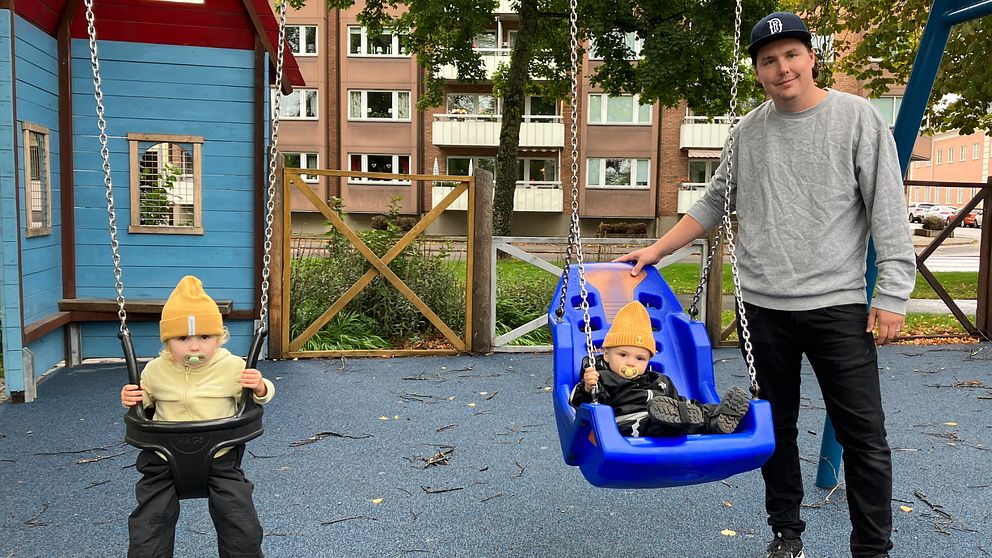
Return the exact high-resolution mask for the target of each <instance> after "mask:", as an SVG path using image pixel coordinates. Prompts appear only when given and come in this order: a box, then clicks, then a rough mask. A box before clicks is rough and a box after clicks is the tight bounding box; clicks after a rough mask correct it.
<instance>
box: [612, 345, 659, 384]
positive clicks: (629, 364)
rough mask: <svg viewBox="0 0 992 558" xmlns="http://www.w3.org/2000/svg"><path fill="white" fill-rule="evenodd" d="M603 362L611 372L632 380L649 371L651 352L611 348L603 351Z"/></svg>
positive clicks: (636, 348)
mask: <svg viewBox="0 0 992 558" xmlns="http://www.w3.org/2000/svg"><path fill="white" fill-rule="evenodd" d="M603 360H604V361H606V364H607V365H609V367H610V370H612V371H613V372H615V373H617V374H619V375H620V376H621V377H622V378H627V379H628V380H632V379H634V378H636V377H638V376H640V375H641V374H643V373H644V371H645V370H647V369H648V364H649V363H650V362H651V351H649V350H647V349H645V348H644V347H610V348H609V349H604V350H603Z"/></svg>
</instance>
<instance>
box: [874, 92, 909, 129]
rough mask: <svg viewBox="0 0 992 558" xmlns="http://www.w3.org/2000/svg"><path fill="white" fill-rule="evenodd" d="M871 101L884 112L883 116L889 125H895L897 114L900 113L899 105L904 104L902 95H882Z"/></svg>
mask: <svg viewBox="0 0 992 558" xmlns="http://www.w3.org/2000/svg"><path fill="white" fill-rule="evenodd" d="M869 101H870V102H871V104H873V105H875V108H877V109H878V110H879V112H881V113H882V118H884V119H885V122H886V123H888V125H889V126H894V125H895V123H896V115H897V114H899V107H900V106H901V105H902V97H880V98H878V99H869Z"/></svg>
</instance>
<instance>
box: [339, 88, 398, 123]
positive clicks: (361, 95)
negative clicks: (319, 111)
mask: <svg viewBox="0 0 992 558" xmlns="http://www.w3.org/2000/svg"><path fill="white" fill-rule="evenodd" d="M348 118H349V119H350V120H410V92H409V91H355V90H353V91H349V92H348Z"/></svg>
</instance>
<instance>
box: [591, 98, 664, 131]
mask: <svg viewBox="0 0 992 558" xmlns="http://www.w3.org/2000/svg"><path fill="white" fill-rule="evenodd" d="M650 123H651V105H642V104H641V103H640V96H638V95H620V96H619V97H610V96H609V95H606V94H603V93H593V94H590V95H589V124H650Z"/></svg>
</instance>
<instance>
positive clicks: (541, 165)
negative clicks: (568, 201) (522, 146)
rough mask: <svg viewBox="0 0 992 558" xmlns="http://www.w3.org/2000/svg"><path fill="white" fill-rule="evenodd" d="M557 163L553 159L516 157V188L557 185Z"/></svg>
mask: <svg viewBox="0 0 992 558" xmlns="http://www.w3.org/2000/svg"><path fill="white" fill-rule="evenodd" d="M560 185H561V181H559V180H558V165H557V161H555V160H554V159H546V158H543V157H540V158H539V157H523V158H518V159H517V188H541V187H544V188H549V187H555V188H556V187H558V186H560Z"/></svg>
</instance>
